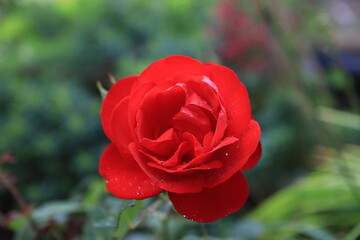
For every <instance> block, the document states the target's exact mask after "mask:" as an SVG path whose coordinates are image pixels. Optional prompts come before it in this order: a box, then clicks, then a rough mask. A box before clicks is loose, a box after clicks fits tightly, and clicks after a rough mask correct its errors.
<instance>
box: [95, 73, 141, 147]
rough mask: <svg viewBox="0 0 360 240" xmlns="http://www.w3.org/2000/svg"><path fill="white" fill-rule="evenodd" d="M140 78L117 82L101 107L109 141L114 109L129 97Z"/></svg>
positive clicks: (102, 120) (103, 124) (134, 77)
mask: <svg viewBox="0 0 360 240" xmlns="http://www.w3.org/2000/svg"><path fill="white" fill-rule="evenodd" d="M137 79H138V76H130V77H126V78H123V79H121V80H119V81H117V82H116V83H115V84H114V85H113V86H112V87H111V88H110V90H109V91H108V93H107V95H106V97H105V99H104V101H103V103H102V107H101V111H100V117H101V123H102V126H103V128H104V132H105V134H106V136H107V137H108V138H109V139H111V140H112V139H113V138H112V132H111V126H110V120H111V115H112V113H113V110H114V108H115V107H116V105H118V103H119V102H120V101H121V100H122V99H123V98H125V97H127V96H129V94H130V90H131V88H132V86H133V85H134V83H135V82H136V81H137Z"/></svg>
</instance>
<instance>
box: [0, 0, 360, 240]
mask: <svg viewBox="0 0 360 240" xmlns="http://www.w3.org/2000/svg"><path fill="white" fill-rule="evenodd" d="M221 2H222V1H215V0H211V1H208V0H206V1H205V0H202V1H190V0H170V1H156V0H150V1H143V0H121V1H112V0H78V1H73V0H46V1H45V0H43V1H42V0H27V1H25V0H12V1H2V2H0V6H1V7H0V18H1V20H0V154H1V153H5V152H11V153H12V154H13V155H14V156H15V158H16V159H17V162H16V164H12V165H6V166H5V165H4V166H3V165H2V166H1V169H0V173H1V172H4V171H5V170H6V171H11V173H12V174H13V175H14V176H15V177H16V178H17V184H16V186H17V187H18V189H19V191H20V192H21V194H22V195H23V196H24V198H25V199H26V200H27V201H28V202H30V203H33V204H34V207H33V209H32V211H31V213H30V216H31V218H33V219H34V220H35V221H36V223H37V224H38V226H39V227H41V228H42V227H44V228H45V227H49V226H50V225H49V223H50V222H52V223H54V224H53V225H51V227H50V230H48V231H47V232H45V233H44V234H42V235H41V239H75V238H76V237H78V238H76V239H112V238H113V236H117V237H118V238H121V237H124V236H126V237H125V239H187V240H189V239H346V240H350V239H357V237H358V236H359V235H360V225H359V222H360V209H359V206H360V205H359V204H360V201H359V200H360V197H359V196H360V191H359V189H360V187H359V186H360V179H359V178H358V176H359V174H360V170H359V169H360V167H359V166H360V165H359V162H358V161H357V160H358V159H359V157H360V151H359V149H360V147H359V140H360V139H359V128H358V127H357V126H358V124H359V126H360V120H359V119H360V117H359V109H358V105H357V103H356V101H358V99H356V97H355V98H354V94H353V89H352V85H351V84H349V82H351V79H350V78H349V76H348V75H347V73H345V72H344V71H343V70H342V69H340V68H337V67H334V68H333V69H331V70H330V71H326V72H322V71H321V70H320V69H318V68H315V69H312V70H311V71H309V70H308V69H306V68H304V67H303V65H302V63H303V60H304V59H309V58H311V59H312V60H314V59H313V55H312V54H311V53H309V52H307V51H311V45H312V41H314V42H320V43H322V44H325V45H328V46H329V47H333V44H332V42H331V39H329V38H328V37H327V36H328V35H327V34H328V31H331V29H330V28H328V26H327V25H326V24H325V25H324V23H323V21H322V20H321V19H320V18H319V15H318V13H319V12H320V10H321V8H320V6H316V7H314V8H312V7H309V5H306V3H299V2H297V1H291V0H286V1H282V2H281V3H278V6H280V8H281V9H284V11H286V12H287V13H289V14H293V15H294V16H299V15H300V16H301V21H300V22H301V23H302V24H300V27H298V28H295V29H293V28H290V29H287V28H286V27H284V26H283V24H284V21H282V19H281V17H280V16H279V15H277V12H276V8H273V6H271V5H269V4H268V3H267V1H256V2H257V4H254V3H250V2H249V3H244V2H241V1H238V2H237V4H238V5H237V6H238V8H239V10H241V11H245V12H246V13H247V14H248V17H249V21H254V22H257V23H258V24H263V25H264V26H266V28H267V30H268V31H269V35H268V39H267V40H268V41H269V42H272V43H273V44H274V43H275V44H276V46H279V48H280V49H281V53H280V54H277V55H275V56H277V58H272V57H271V56H269V55H267V58H266V61H267V62H268V67H267V68H266V69H264V70H256V71H250V72H248V71H244V68H245V67H244V68H242V66H237V67H235V68H234V71H236V72H237V73H238V75H239V76H240V77H241V79H242V81H243V82H244V83H245V85H246V86H247V88H248V91H249V94H250V97H251V100H252V107H253V110H254V116H255V118H256V119H257V120H258V121H259V122H260V125H261V127H262V132H263V134H262V143H263V157H262V160H261V162H260V163H259V164H258V166H257V167H256V168H254V169H253V170H250V171H248V172H246V174H247V179H248V180H249V185H250V189H251V195H250V198H249V201H248V202H247V204H246V206H245V208H244V209H243V210H241V211H239V212H237V213H235V214H232V215H231V216H229V217H226V218H224V219H222V220H220V221H218V222H216V223H210V224H206V225H201V224H197V223H193V222H190V221H188V220H185V219H182V218H181V217H180V216H178V215H177V214H176V213H174V211H173V210H172V208H171V205H169V204H168V202H167V201H166V199H165V200H164V199H163V198H166V197H165V196H162V197H160V198H159V199H160V200H159V199H149V200H145V201H143V202H136V203H134V202H131V201H124V200H120V199H116V198H114V197H112V196H110V195H109V194H107V193H106V191H105V187H104V182H103V180H102V179H101V178H100V177H99V176H98V174H97V166H98V159H99V156H100V154H101V152H102V150H103V149H104V147H105V146H106V144H107V143H108V141H107V140H106V138H105V136H104V134H103V132H102V129H101V124H100V120H99V110H100V106H101V98H100V94H99V93H98V90H97V89H96V82H97V81H101V82H102V83H103V85H104V86H105V87H107V88H108V87H109V86H110V81H109V80H108V73H112V74H113V75H114V76H116V77H117V78H121V77H125V76H128V75H132V74H138V73H140V72H141V71H142V70H143V69H144V68H145V67H146V66H148V65H149V64H150V63H151V62H153V61H155V60H157V59H159V58H163V57H166V56H168V55H173V54H181V55H189V56H192V57H195V58H197V59H199V60H202V61H205V62H218V63H221V62H222V61H223V60H224V59H223V58H222V56H221V54H219V52H218V51H217V50H216V49H217V47H218V45H219V43H220V42H221V41H223V39H222V36H219V35H217V34H214V32H215V33H216V31H214V30H213V29H214V28H215V29H216V28H219V27H220V28H221V24H219V23H218V22H217V21H219V19H217V18H216V16H217V15H216V14H215V12H216V8H217V6H218V4H220V3H221ZM269 14H270V15H271V14H272V17H273V18H271V19H273V20H272V21H267V20H268V19H265V18H264V16H268V15H269ZM233 31H241V29H236V28H234V29H233ZM320 32H322V33H324V34H319V33H320ZM299 43H301V44H299ZM272 47H274V45H272ZM272 47H271V46H270V47H269V49H270V50H269V52H266V54H270V55H271V54H272V53H273V51H271V49H272ZM304 49H306V50H307V51H303V50H304ZM272 50H274V49H272ZM266 54H265V55H266ZM284 62H285V64H284ZM235 66H236V65H235ZM328 85H335V86H336V87H337V88H339V89H340V90H341V91H343V92H345V94H346V95H348V96H349V98H351V99H352V102H355V103H354V104H352V105H351V106H350V107H348V108H345V109H343V108H340V109H337V110H335V109H334V108H335V107H337V106H338V104H337V99H336V98H335V97H334V96H333V95H331V93H330V92H329V91H328V87H327V86H328ZM348 116H350V117H348ZM337 119H340V120H339V121H337ZM344 119H347V120H344ZM333 120H334V121H333ZM357 123H358V124H357ZM159 201H160V202H159ZM219 204H221V203H219ZM154 206H156V207H157V208H156V209H152V208H153V207H154ZM149 209H150V210H149ZM11 211H19V208H18V206H17V205H16V203H15V202H14V200H13V197H12V196H11V195H10V194H9V192H8V191H6V189H4V188H2V189H1V190H0V223H2V224H0V225H1V229H0V230H1V231H0V239H1V237H2V236H12V237H13V238H15V239H36V238H39V235H38V236H37V235H36V233H35V232H34V231H33V230H32V229H31V226H30V225H29V223H28V221H27V217H26V216H27V215H26V214H24V213H22V214H20V215H18V216H17V217H14V218H13V219H11V220H8V217H9V214H10V212H11ZM119 213H120V216H119ZM144 213H146V214H144ZM74 229H75V230H74ZM2 231H3V232H5V231H8V232H10V233H9V234H10V235H5V233H4V235H1V234H3V233H2ZM71 231H73V232H75V233H73V235H69V234H70V233H69V232H71ZM71 237H74V238H71ZM5 239H7V238H5ZM9 239H11V238H9Z"/></svg>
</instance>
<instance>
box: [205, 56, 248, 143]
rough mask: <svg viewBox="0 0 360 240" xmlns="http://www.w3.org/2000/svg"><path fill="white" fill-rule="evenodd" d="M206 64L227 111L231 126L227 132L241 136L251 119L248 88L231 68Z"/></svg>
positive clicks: (229, 134)
mask: <svg viewBox="0 0 360 240" xmlns="http://www.w3.org/2000/svg"><path fill="white" fill-rule="evenodd" d="M206 66H207V68H208V70H209V71H210V73H211V75H210V77H211V79H210V80H211V81H212V82H214V83H215V85H216V87H217V89H218V91H219V95H220V96H221V97H222V99H223V102H222V103H223V105H224V108H225V109H226V112H227V116H228V119H229V126H228V128H227V130H226V133H227V135H228V136H235V137H240V136H241V134H242V133H243V132H244V130H245V129H246V127H247V125H248V123H249V121H250V119H251V108H250V100H249V96H248V93H247V91H246V88H245V86H244V85H243V84H242V83H241V82H240V80H239V79H238V77H237V76H236V74H235V73H234V72H233V71H232V70H231V69H229V68H226V67H223V66H220V65H217V64H213V63H211V64H207V65H206Z"/></svg>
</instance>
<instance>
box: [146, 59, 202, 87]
mask: <svg viewBox="0 0 360 240" xmlns="http://www.w3.org/2000/svg"><path fill="white" fill-rule="evenodd" d="M183 71H186V72H197V73H200V74H203V75H208V71H207V69H206V67H205V65H204V64H203V63H201V62H199V61H197V60H195V59H193V58H191V57H187V56H169V57H166V58H163V59H160V60H158V61H156V62H154V63H153V64H151V65H150V66H149V67H148V68H146V69H145V70H144V71H143V72H142V73H141V74H140V78H139V79H140V82H153V83H156V84H158V83H160V82H162V81H165V80H167V79H169V78H171V77H172V76H173V75H174V74H175V73H179V72H183Z"/></svg>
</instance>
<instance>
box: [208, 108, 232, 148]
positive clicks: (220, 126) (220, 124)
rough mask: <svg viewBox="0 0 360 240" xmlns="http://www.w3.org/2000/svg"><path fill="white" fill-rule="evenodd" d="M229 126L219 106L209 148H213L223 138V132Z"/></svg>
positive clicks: (223, 111)
mask: <svg viewBox="0 0 360 240" xmlns="http://www.w3.org/2000/svg"><path fill="white" fill-rule="evenodd" d="M228 124H229V121H228V118H227V116H226V111H225V109H224V108H223V107H222V106H221V110H220V112H219V116H218V119H217V123H216V128H215V133H214V137H213V139H212V142H211V146H215V145H216V144H218V143H219V141H220V140H221V139H222V138H223V137H224V134H225V130H226V128H227V126H228Z"/></svg>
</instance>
